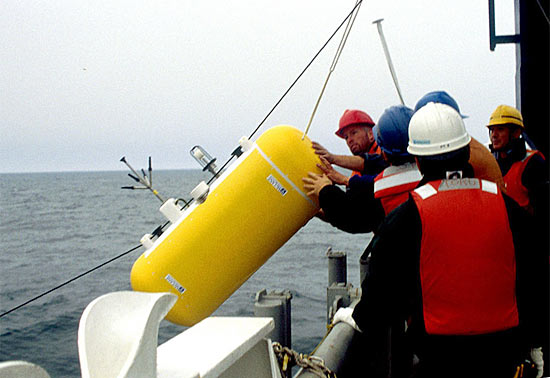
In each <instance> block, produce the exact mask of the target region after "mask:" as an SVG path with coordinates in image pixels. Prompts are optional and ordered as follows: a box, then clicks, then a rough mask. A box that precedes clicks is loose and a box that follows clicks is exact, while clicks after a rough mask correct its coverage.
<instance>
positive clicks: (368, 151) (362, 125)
mask: <svg viewBox="0 0 550 378" xmlns="http://www.w3.org/2000/svg"><path fill="white" fill-rule="evenodd" d="M373 127H374V121H373V120H372V118H371V117H370V116H369V115H368V114H367V113H365V112H363V111H361V110H355V109H353V110H350V109H347V110H346V111H345V112H344V115H342V117H341V118H340V123H339V125H338V130H336V133H335V134H336V135H338V136H339V137H340V138H342V139H344V140H345V141H346V144H347V145H348V148H349V149H350V151H351V153H352V154H353V155H352V156H350V155H335V154H332V153H330V152H329V151H328V150H327V149H326V148H324V147H323V146H321V145H320V144H319V143H317V142H313V144H312V145H313V149H314V150H315V153H316V154H317V155H319V156H321V157H323V158H325V159H326V160H327V161H328V162H329V163H330V164H335V165H337V166H340V167H342V168H347V169H350V170H352V171H354V175H353V176H355V175H357V176H366V177H364V179H367V180H369V179H370V181H372V180H373V179H374V177H375V176H376V175H377V174H378V173H380V172H381V171H382V170H384V168H386V167H387V164H386V163H385V161H384V159H383V158H382V156H381V151H380V148H379V147H378V145H377V144H376V141H375V140H374V135H373V133H372V128H373ZM327 175H328V177H329V178H330V179H331V181H332V182H333V183H335V184H340V185H346V186H347V187H349V184H350V182H349V181H350V178H349V177H346V176H344V175H343V174H341V173H339V172H337V171H336V170H333V171H331V172H330V173H328V174H327ZM353 176H352V177H353Z"/></svg>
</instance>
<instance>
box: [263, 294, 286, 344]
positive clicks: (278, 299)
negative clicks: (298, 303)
mask: <svg viewBox="0 0 550 378" xmlns="http://www.w3.org/2000/svg"><path fill="white" fill-rule="evenodd" d="M291 299H292V294H291V293H290V291H288V290H282V291H271V292H270V293H267V291H266V289H262V290H260V291H258V292H257V293H256V302H255V303H254V316H256V317H266V318H273V321H274V322H275V328H274V329H273V331H272V332H271V336H270V338H271V340H272V341H274V342H278V343H280V344H281V345H282V346H286V347H289V348H290V347H291V345H292V337H291V336H292V335H291V317H290V307H291V306H290V301H291Z"/></svg>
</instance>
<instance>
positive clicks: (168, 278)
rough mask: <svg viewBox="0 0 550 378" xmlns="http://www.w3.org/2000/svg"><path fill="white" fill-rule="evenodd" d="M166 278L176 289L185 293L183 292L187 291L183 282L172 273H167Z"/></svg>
mask: <svg viewBox="0 0 550 378" xmlns="http://www.w3.org/2000/svg"><path fill="white" fill-rule="evenodd" d="M164 279H165V280H166V281H168V283H169V284H170V285H172V286H173V287H174V289H176V290H177V291H178V292H179V293H180V294H183V292H184V291H185V288H184V287H183V286H181V284H180V283H179V282H178V281H176V279H175V278H174V277H172V276H171V275H170V274H167V275H166V277H164Z"/></svg>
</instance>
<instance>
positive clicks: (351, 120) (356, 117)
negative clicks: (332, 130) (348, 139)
mask: <svg viewBox="0 0 550 378" xmlns="http://www.w3.org/2000/svg"><path fill="white" fill-rule="evenodd" d="M355 125H357V126H358V125H364V126H368V127H373V126H374V121H373V120H372V118H371V117H370V116H369V115H368V114H367V113H365V112H364V111H362V110H350V109H346V111H345V112H344V115H343V116H342V118H340V124H339V126H338V130H336V135H338V136H339V137H340V138H343V137H344V135H343V134H342V131H343V130H344V129H345V128H346V127H348V126H355Z"/></svg>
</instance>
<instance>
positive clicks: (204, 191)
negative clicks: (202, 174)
mask: <svg viewBox="0 0 550 378" xmlns="http://www.w3.org/2000/svg"><path fill="white" fill-rule="evenodd" d="M209 190H210V187H209V186H208V184H207V183H205V182H204V181H201V182H200V183H199V185H197V186H196V187H195V189H193V190H192V191H191V196H192V197H193V199H194V200H195V201H197V202H198V203H203V202H204V201H205V200H206V197H207V196H208V191H209Z"/></svg>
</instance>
